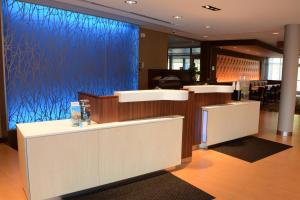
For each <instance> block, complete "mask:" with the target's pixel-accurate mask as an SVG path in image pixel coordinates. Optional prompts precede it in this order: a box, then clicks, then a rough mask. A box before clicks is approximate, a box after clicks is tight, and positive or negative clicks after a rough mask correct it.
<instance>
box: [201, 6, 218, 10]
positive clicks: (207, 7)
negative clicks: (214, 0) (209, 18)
mask: <svg viewBox="0 0 300 200" xmlns="http://www.w3.org/2000/svg"><path fill="white" fill-rule="evenodd" d="M202 8H205V9H208V10H211V11H220V10H221V9H220V8H217V7H214V6H211V5H205V6H202Z"/></svg>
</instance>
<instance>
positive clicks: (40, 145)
mask: <svg viewBox="0 0 300 200" xmlns="http://www.w3.org/2000/svg"><path fill="white" fill-rule="evenodd" d="M182 126H183V117H182V116H169V117H160V118H153V119H143V120H133V121H126V122H112V123H103V124H92V125H90V126H87V127H83V128H80V127H72V126H71V121H70V120H57V121H48V122H36V123H28V124H18V125H17V132H18V145H19V160H20V169H21V174H22V179H23V184H24V189H25V191H26V195H27V197H28V199H29V200H41V199H47V198H52V197H57V196H61V195H64V194H68V193H73V192H77V191H81V190H85V189H88V188H93V187H97V186H101V185H105V184H108V183H112V182H116V181H120V180H124V179H128V178H131V177H135V176H139V175H143V174H147V173H150V172H155V171H158V170H162V169H166V168H169V167H173V166H177V165H180V164H181V144H182ZM162 130H163V131H162Z"/></svg>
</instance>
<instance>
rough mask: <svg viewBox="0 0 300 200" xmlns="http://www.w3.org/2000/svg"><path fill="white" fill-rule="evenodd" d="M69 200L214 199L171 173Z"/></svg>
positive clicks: (99, 190)
mask: <svg viewBox="0 0 300 200" xmlns="http://www.w3.org/2000/svg"><path fill="white" fill-rule="evenodd" d="M64 199H68V200H212V199H214V197H213V196H211V195H209V194H207V193H206V192H204V191H202V190H200V189H198V188H196V187H194V186H192V185H190V184H189V183H187V182H185V181H183V180H181V179H179V178H177V177H176V176H174V175H172V174H170V173H162V174H160V175H157V176H155V177H150V178H146V179H143V180H139V181H135V182H131V183H128V184H124V185H121V186H118V187H113V188H108V189H107V188H106V189H98V190H95V191H93V192H89V193H87V194H80V195H77V196H73V197H65V198H64Z"/></svg>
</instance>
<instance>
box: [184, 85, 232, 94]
mask: <svg viewBox="0 0 300 200" xmlns="http://www.w3.org/2000/svg"><path fill="white" fill-rule="evenodd" d="M183 89H187V90H189V91H193V92H195V93H233V87H232V86H230V85H187V86H184V87H183Z"/></svg>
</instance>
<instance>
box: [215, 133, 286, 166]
mask: <svg viewBox="0 0 300 200" xmlns="http://www.w3.org/2000/svg"><path fill="white" fill-rule="evenodd" d="M291 147H292V146H289V145H286V144H282V143H278V142H273V141H270V140H265V139H262V138H258V137H254V136H249V137H245V138H241V139H237V140H233V141H229V142H226V143H223V144H221V145H218V146H214V147H211V148H210V149H212V150H214V151H218V152H220V153H224V154H226V155H229V156H233V157H235V158H238V159H241V160H244V161H247V162H251V163H252V162H255V161H258V160H260V159H263V158H266V157H268V156H271V155H273V154H276V153H278V152H281V151H284V150H286V149H289V148H291Z"/></svg>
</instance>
